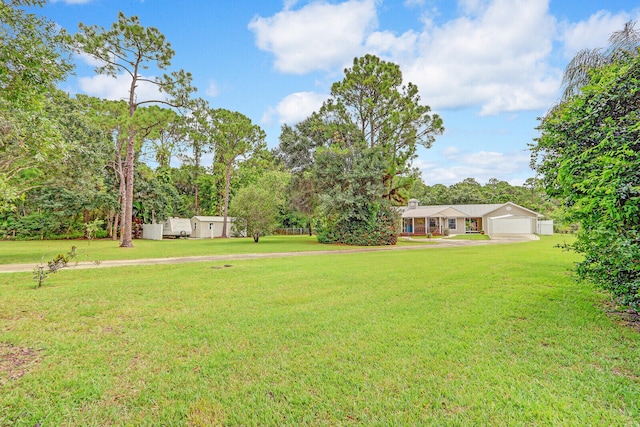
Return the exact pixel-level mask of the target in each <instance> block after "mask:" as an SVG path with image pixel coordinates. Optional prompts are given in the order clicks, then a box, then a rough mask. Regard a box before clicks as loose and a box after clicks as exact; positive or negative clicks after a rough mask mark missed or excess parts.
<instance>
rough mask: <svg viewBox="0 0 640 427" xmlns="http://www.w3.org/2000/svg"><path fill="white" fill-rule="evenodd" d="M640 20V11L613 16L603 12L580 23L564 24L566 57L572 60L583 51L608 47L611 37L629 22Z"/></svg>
mask: <svg viewBox="0 0 640 427" xmlns="http://www.w3.org/2000/svg"><path fill="white" fill-rule="evenodd" d="M638 19H640V10H636V11H635V12H633V13H624V12H622V13H619V14H612V13H611V12H608V11H604V10H601V11H599V12H597V13H595V14H593V15H591V16H590V17H589V19H587V20H586V21H580V22H578V23H563V24H562V31H561V32H562V34H561V40H562V41H563V43H564V56H565V58H567V59H570V58H572V57H573V56H574V55H575V54H576V53H578V52H579V51H580V50H582V49H595V48H600V47H606V46H607V45H608V44H609V36H610V35H611V33H613V32H614V31H618V30H621V29H622V28H623V27H624V24H625V23H626V22H627V21H629V20H638Z"/></svg>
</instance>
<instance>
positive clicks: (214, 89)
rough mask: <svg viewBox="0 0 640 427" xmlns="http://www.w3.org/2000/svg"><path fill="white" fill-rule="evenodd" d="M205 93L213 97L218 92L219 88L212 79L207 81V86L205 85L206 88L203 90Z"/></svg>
mask: <svg viewBox="0 0 640 427" xmlns="http://www.w3.org/2000/svg"><path fill="white" fill-rule="evenodd" d="M205 93H206V94H207V96H210V97H211V98H215V97H216V96H218V95H219V94H220V89H219V88H218V85H217V84H216V83H215V82H214V81H209V86H207V90H206V91H205Z"/></svg>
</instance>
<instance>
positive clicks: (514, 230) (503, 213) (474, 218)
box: [401, 199, 542, 236]
mask: <svg viewBox="0 0 640 427" xmlns="http://www.w3.org/2000/svg"><path fill="white" fill-rule="evenodd" d="M401 212H402V227H401V235H403V236H425V235H426V234H427V233H431V234H433V235H444V234H465V233H466V234H469V233H486V234H489V235H491V234H503V235H504V234H506V235H509V234H537V233H538V230H539V225H538V220H539V219H540V218H541V217H542V215H541V214H539V213H537V212H534V211H532V210H530V209H527V208H524V207H522V206H519V205H516V204H515V203H511V202H507V203H498V204H477V205H439V206H419V205H418V200H416V199H411V200H409V205H408V206H406V207H404V208H401Z"/></svg>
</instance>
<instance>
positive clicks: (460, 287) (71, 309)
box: [0, 237, 640, 426]
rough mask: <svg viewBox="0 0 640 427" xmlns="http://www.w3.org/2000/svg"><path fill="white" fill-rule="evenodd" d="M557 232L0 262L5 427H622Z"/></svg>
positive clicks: (609, 366)
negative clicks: (115, 260) (12, 265)
mask: <svg viewBox="0 0 640 427" xmlns="http://www.w3.org/2000/svg"><path fill="white" fill-rule="evenodd" d="M560 240H561V238H558V237H553V238H543V239H542V240H540V241H535V242H527V243H514V244H505V245H488V246H474V247H466V248H458V247H456V248H441V249H438V248H428V249H425V250H410V251H392V252H374V253H353V254H344V255H324V256H320V257H318V256H309V257H297V258H280V259H260V260H244V261H237V262H233V263H232V267H227V268H224V267H223V265H221V264H220V263H197V264H189V265H162V266H140V267H122V268H111V269H108V270H63V271H61V272H59V273H58V274H56V275H55V276H53V277H52V278H51V279H50V280H49V281H48V282H47V284H46V285H45V286H44V287H43V288H40V289H38V290H34V289H33V284H32V283H31V280H30V274H17V273H16V274H3V275H0V302H1V303H0V325H2V326H0V327H1V328H2V329H1V331H2V335H1V336H0V355H1V354H2V351H4V352H5V354H9V353H11V354H12V355H13V356H11V357H13V358H14V359H19V355H20V354H22V358H23V359H24V360H25V363H24V364H23V365H20V366H22V368H21V367H20V366H14V367H13V371H12V370H11V368H7V367H6V366H7V364H6V363H4V362H0V425H24V426H33V425H36V424H38V423H39V424H40V425H43V426H44V425H71V426H76V425H77V426H80V425H82V426H85V425H192V426H199V425H202V426H205V425H385V426H386V425H444V426H447V425H456V426H457V425H509V426H512V425H515V426H517V425H636V424H637V420H638V419H640V365H639V358H638V348H639V347H640V335H639V334H638V333H637V332H636V331H634V330H632V329H629V328H626V327H624V326H622V325H620V324H618V323H617V322H616V320H615V319H612V318H610V317H608V316H607V315H606V314H605V313H604V311H603V310H602V299H603V296H602V295H600V294H598V293H596V292H594V291H593V290H592V289H590V288H589V287H587V286H583V285H577V284H576V283H574V281H573V280H572V278H571V277H570V276H569V275H568V274H567V270H568V268H569V267H570V266H571V264H572V262H574V261H575V260H576V259H575V257H574V255H572V254H570V253H566V252H562V251H560V250H559V249H555V248H553V244H555V243H557V242H559V241H560ZM196 243H197V242H196ZM214 243H216V242H214ZM304 244H305V243H304V242H301V245H304ZM92 245H93V244H92ZM260 245H261V243H260V244H258V245H256V246H255V247H256V248H258V247H259V246H260ZM265 246H267V245H265ZM3 349H4V350H3ZM18 349H20V350H21V353H20V352H19V351H18ZM16 355H18V356H16ZM0 360H3V359H1V358H0ZM14 365H17V363H14ZM3 367H4V369H3Z"/></svg>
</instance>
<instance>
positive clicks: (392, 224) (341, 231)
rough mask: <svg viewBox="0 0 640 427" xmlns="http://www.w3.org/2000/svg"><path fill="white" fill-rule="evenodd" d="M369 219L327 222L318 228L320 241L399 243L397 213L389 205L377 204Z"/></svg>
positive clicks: (357, 243) (373, 244) (360, 244)
mask: <svg viewBox="0 0 640 427" xmlns="http://www.w3.org/2000/svg"><path fill="white" fill-rule="evenodd" d="M372 210H373V212H372V213H371V215H370V217H369V218H368V220H366V221H363V220H359V219H357V218H350V219H347V220H342V221H336V222H335V223H332V224H325V225H323V226H321V227H320V228H319V229H318V230H317V236H318V241H319V242H320V243H342V244H345V245H354V246H382V245H395V244H396V243H398V220H397V214H396V213H395V212H393V211H392V210H391V208H389V207H382V206H376V207H375V208H373V209H372Z"/></svg>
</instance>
